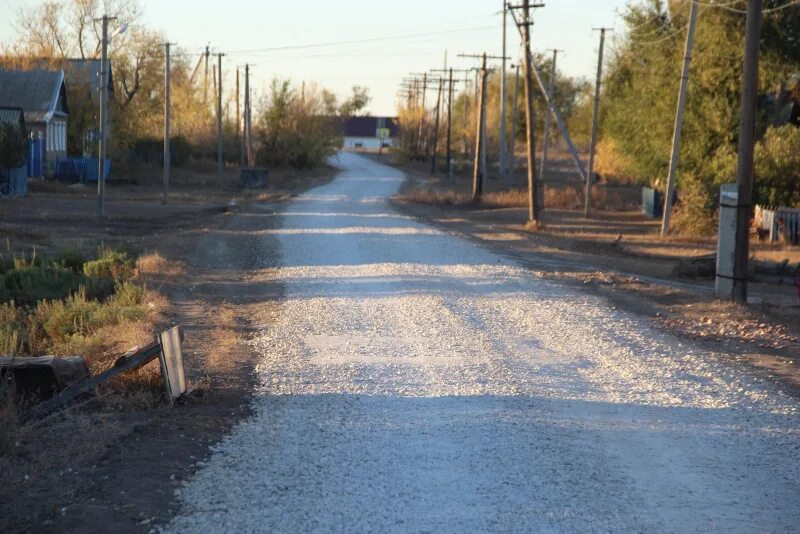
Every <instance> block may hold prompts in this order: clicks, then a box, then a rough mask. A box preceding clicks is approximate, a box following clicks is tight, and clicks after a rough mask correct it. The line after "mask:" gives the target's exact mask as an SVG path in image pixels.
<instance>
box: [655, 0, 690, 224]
mask: <svg viewBox="0 0 800 534" xmlns="http://www.w3.org/2000/svg"><path fill="white" fill-rule="evenodd" d="M698 6H699V5H698V3H697V0H692V5H691V7H690V10H689V30H688V31H687V32H686V47H685V49H684V53H683V71H682V72H681V87H680V90H679V91H678V109H677V111H676V112H675V127H674V129H673V132H672V153H671V155H670V158H669V172H668V173H667V191H666V196H665V198H664V213H663V215H662V219H661V237H664V236H666V235H667V234H668V233H669V222H670V216H671V215H672V197H673V196H674V195H675V174H676V173H677V171H678V158H679V156H680V151H681V132H682V131H683V114H684V111H685V110H686V91H687V87H688V85H689V65H690V64H691V63H692V45H693V44H694V30H695V26H696V25H697V10H698Z"/></svg>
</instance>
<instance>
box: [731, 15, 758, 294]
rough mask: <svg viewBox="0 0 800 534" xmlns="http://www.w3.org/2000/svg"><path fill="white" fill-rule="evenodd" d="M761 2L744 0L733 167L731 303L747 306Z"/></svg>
mask: <svg viewBox="0 0 800 534" xmlns="http://www.w3.org/2000/svg"><path fill="white" fill-rule="evenodd" d="M761 9H762V0H748V2H747V24H746V29H745V37H744V73H743V75H742V98H741V119H740V121H739V159H738V163H737V166H736V189H737V200H736V208H737V209H736V244H735V247H734V253H733V300H734V302H737V303H739V304H747V260H748V256H749V254H750V214H751V212H752V209H753V206H752V203H753V149H754V145H755V130H756V99H757V98H758V46H759V41H760V38H761V21H762V17H763V13H762V10H761Z"/></svg>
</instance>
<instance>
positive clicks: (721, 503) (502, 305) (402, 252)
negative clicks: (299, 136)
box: [165, 154, 800, 532]
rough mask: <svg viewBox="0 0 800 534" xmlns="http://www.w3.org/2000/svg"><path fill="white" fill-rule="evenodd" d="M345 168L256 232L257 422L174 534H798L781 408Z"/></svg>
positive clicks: (350, 160) (795, 473)
mask: <svg viewBox="0 0 800 534" xmlns="http://www.w3.org/2000/svg"><path fill="white" fill-rule="evenodd" d="M338 165H339V166H340V167H341V168H342V172H341V174H340V175H339V176H338V177H337V178H336V180H334V181H333V182H332V183H330V184H328V185H325V186H322V187H318V188H316V189H313V190H311V191H309V192H307V193H306V194H304V195H301V196H299V197H297V198H296V199H295V200H294V201H292V202H291V203H289V204H288V205H287V206H286V207H285V209H284V210H283V212H282V213H281V215H280V217H281V221H282V223H281V225H280V226H279V227H278V228H274V229H267V230H264V231H263V232H262V233H263V235H264V236H265V237H264V238H267V237H269V238H271V237H273V236H275V237H277V239H278V241H279V244H280V259H279V262H278V267H276V268H271V267H269V265H270V263H269V260H268V259H267V258H265V259H264V263H263V265H264V270H263V271H262V272H261V273H260V274H259V276H262V277H263V278H264V280H265V281H266V280H273V281H280V282H281V283H282V284H284V285H285V287H286V296H285V301H284V302H283V303H282V305H281V307H280V310H279V312H278V316H277V317H276V321H275V323H274V324H273V325H271V326H270V327H269V328H267V327H265V328H264V329H263V330H262V331H261V332H260V333H259V334H258V335H257V336H256V337H255V338H254V339H253V340H252V343H253V346H254V347H255V348H256V349H257V350H258V351H259V352H260V354H261V362H260V365H259V368H258V375H259V376H258V380H259V384H260V385H259V387H258V388H257V391H256V392H255V394H254V400H253V406H254V410H253V411H254V414H253V416H252V417H250V418H249V419H246V420H244V421H243V422H241V423H239V424H238V425H237V426H236V427H235V428H234V429H233V431H232V433H231V434H230V435H229V436H228V437H227V438H226V439H224V440H223V441H222V442H221V443H220V444H218V445H217V446H216V447H215V449H214V453H213V454H212V456H211V457H210V458H209V460H208V461H207V462H205V464H204V465H203V466H202V467H201V468H200V469H199V471H198V472H197V474H196V475H195V477H194V478H193V479H192V480H191V481H190V482H189V483H188V484H187V486H186V487H185V488H184V489H183V491H182V493H181V500H182V503H183V504H182V508H181V511H180V512H179V514H178V516H177V517H175V518H174V519H173V521H172V522H171V523H170V524H169V525H166V527H165V529H166V530H167V531H176V532H196V531H236V532H245V531H281V532H286V531H308V530H312V531H342V530H346V531H412V532H418V531H454V532H460V531H476V530H477V531H481V530H500V531H542V530H544V531H585V530H637V531H653V530H656V531H687V530H689V531H691V530H719V531H727V530H736V531H781V530H792V529H795V528H797V525H798V524H800V507H798V506H797V504H798V503H800V487H799V486H798V480H800V448H799V447H800V445H799V444H800V440H798V433H800V425H799V424H798V423H799V422H800V414H799V413H798V403H797V401H796V399H794V398H792V397H789V396H788V395H786V394H785V393H783V392H782V391H781V390H779V389H778V388H777V386H775V385H774V384H773V383H771V382H769V381H767V380H765V379H764V378H761V377H759V376H757V375H755V374H754V373H753V372H752V371H751V369H750V368H749V367H747V366H745V365H743V364H739V363H736V362H731V361H725V360H724V359H722V358H717V357H716V356H715V355H714V354H709V353H706V352H704V351H703V350H701V349H700V348H698V347H697V346H694V345H692V344H691V343H688V342H686V341H681V340H678V339H677V338H674V337H671V336H669V335H668V334H665V333H663V332H660V331H657V330H655V329H653V328H652V327H651V326H649V325H648V324H647V323H646V322H645V321H644V320H643V319H641V318H639V317H638V316H635V315H632V314H629V313H627V312H625V311H622V310H620V309H618V308H616V307H615V306H614V305H613V304H611V303H609V302H608V301H606V300H604V299H603V298H601V297H597V296H593V295H589V294H587V293H584V292H581V291H580V290H579V289H576V288H574V287H571V286H567V285H563V284H560V283H558V282H555V281H552V280H543V279H540V278H537V277H536V276H534V275H533V273H531V272H530V271H528V270H526V269H524V268H522V267H521V266H520V265H518V264H516V263H515V262H514V261H513V260H511V259H508V258H504V257H501V256H499V255H497V254H494V253H492V252H490V251H487V250H485V249H482V248H480V247H479V246H477V245H476V244H474V243H472V242H470V241H468V240H466V239H463V238H460V237H458V236H454V235H452V234H448V233H445V232H442V231H440V230H437V229H435V228H433V227H431V226H427V225H425V224H422V223H421V222H419V221H418V220H417V219H415V218H413V217H410V216H407V215H403V214H400V213H399V212H397V211H395V210H394V209H392V207H391V205H390V203H389V201H388V197H390V196H391V195H392V194H393V193H394V192H395V191H396V190H397V189H398V188H399V187H400V185H401V184H402V181H403V175H402V174H401V173H400V172H398V171H396V170H393V169H391V168H389V167H386V166H382V165H380V164H378V163H376V162H374V161H372V160H369V159H366V158H363V157H360V156H357V155H355V154H342V155H340V156H339V161H338ZM263 214H264V217H265V218H266V217H268V216H269V215H270V214H269V212H268V211H267V209H266V208H265V209H264V212H263ZM253 239H255V240H257V239H261V237H259V236H254V237H253ZM253 246H254V249H256V250H257V247H258V243H254V244H253Z"/></svg>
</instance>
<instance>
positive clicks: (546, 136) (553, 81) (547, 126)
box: [539, 50, 558, 185]
mask: <svg viewBox="0 0 800 534" xmlns="http://www.w3.org/2000/svg"><path fill="white" fill-rule="evenodd" d="M557 57H558V50H553V70H552V72H551V73H550V90H549V91H548V94H549V95H550V104H549V105H554V102H553V98H554V97H555V93H556V72H557V71H556V58H557ZM544 115H545V117H544V134H542V165H541V168H540V169H539V182H540V185H543V184H544V168H545V166H546V165H547V145H548V143H549V141H550V113H545V114H544Z"/></svg>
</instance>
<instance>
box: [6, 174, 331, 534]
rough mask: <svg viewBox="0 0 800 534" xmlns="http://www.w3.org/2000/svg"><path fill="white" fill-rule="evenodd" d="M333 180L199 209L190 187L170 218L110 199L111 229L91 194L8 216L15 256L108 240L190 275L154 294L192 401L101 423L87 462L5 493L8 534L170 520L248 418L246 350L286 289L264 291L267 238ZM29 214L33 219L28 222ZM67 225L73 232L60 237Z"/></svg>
mask: <svg viewBox="0 0 800 534" xmlns="http://www.w3.org/2000/svg"><path fill="white" fill-rule="evenodd" d="M334 174H335V171H334V170H333V169H327V170H326V171H325V172H320V173H316V174H314V175H313V176H311V178H310V179H307V180H303V181H301V182H299V183H298V184H296V185H295V186H294V187H293V188H278V189H276V188H272V189H270V190H268V191H263V192H260V193H254V194H252V195H251V196H250V198H243V195H240V194H235V195H229V194H225V193H224V192H223V193H222V194H219V195H214V196H211V197H206V198H201V196H202V195H203V191H202V190H201V191H198V190H197V189H196V188H194V187H193V186H191V185H188V186H187V190H188V189H189V188H191V189H192V191H191V195H192V198H188V195H189V193H190V192H189V191H186V193H187V194H186V196H182V195H181V194H180V193H181V192H180V191H178V194H177V195H176V200H174V201H173V202H171V203H170V205H169V209H165V208H163V207H160V206H159V204H158V203H157V202H150V200H153V199H151V198H150V197H148V196H145V197H141V196H138V195H141V192H140V191H139V190H136V191H135V194H136V195H137V197H133V196H132V194H128V193H123V192H121V191H119V190H117V192H116V194H115V193H114V192H113V191H112V194H111V195H110V197H111V198H110V201H109V204H108V206H107V208H108V213H110V214H113V215H110V216H109V217H108V218H107V219H106V220H105V221H103V223H102V225H97V224H96V221H95V220H94V219H93V217H87V216H85V215H84V213H86V211H87V210H91V207H92V203H93V202H94V200H93V196H92V194H91V192H89V193H87V194H83V192H80V190H78V191H79V193H77V194H72V195H69V194H68V195H66V197H65V196H64V195H59V194H58V192H40V193H39V194H35V195H31V197H30V198H29V199H26V204H27V207H25V206H21V205H10V204H9V205H8V206H9V208H10V209H9V210H6V211H4V212H3V218H2V223H3V224H2V225H0V230H2V232H3V233H5V234H6V235H5V236H3V237H7V238H8V239H10V240H11V239H14V240H15V244H16V243H19V242H23V243H26V245H30V246H33V245H34V244H38V246H39V247H41V248H40V250H41V249H44V250H48V249H51V248H52V249H57V248H59V247H64V246H75V247H84V248H86V247H93V246H95V243H96V242H97V241H98V240H101V241H103V240H107V241H112V242H123V243H126V244H130V245H132V246H135V248H136V249H138V250H147V251H154V252H158V253H160V254H161V255H163V256H164V257H165V258H167V259H168V260H171V261H179V262H182V263H184V264H185V265H186V274H185V276H182V277H180V278H178V279H174V278H167V277H165V278H163V279H161V280H159V279H158V278H156V279H153V280H151V281H150V282H149V283H151V284H156V285H157V289H158V290H159V291H160V292H161V293H162V294H164V295H166V296H167V297H168V299H169V300H170V303H171V306H170V309H169V312H168V320H169V322H171V323H180V324H182V325H183V326H184V330H185V337H186V340H185V344H184V353H185V356H184V357H185V360H186V371H187V378H188V380H189V384H190V389H191V392H190V394H189V395H188V396H186V397H185V398H184V399H183V400H182V401H181V402H180V405H179V406H178V407H176V408H174V409H170V408H167V407H166V406H158V407H156V408H154V409H149V410H130V409H123V410H120V411H119V412H116V413H113V414H111V415H110V416H109V414H105V417H103V418H102V420H101V419H97V420H95V421H94V424H95V426H94V427H93V428H88V429H87V430H86V434H85V435H84V436H80V435H78V436H74V435H73V436H68V439H74V440H81V439H84V440H85V439H92V437H93V436H95V437H97V438H98V439H97V440H96V441H97V442H98V443H97V444H88V443H87V444H86V447H83V446H81V445H80V443H81V442H80V441H78V443H77V445H78V447H74V448H76V449H83V450H81V452H80V454H76V455H75V457H74V458H72V459H67V461H63V459H59V460H58V461H53V462H46V464H45V465H43V466H41V468H40V469H38V470H35V471H32V472H31V473H30V476H28V475H26V477H25V482H24V483H23V484H22V487H18V488H5V490H6V491H7V492H8V494H9V495H10V496H12V495H13V498H6V499H3V501H2V502H0V531H2V532H17V531H20V532H21V531H37V532H107V531H109V530H113V531H116V532H147V531H149V530H151V529H153V528H155V526H156V525H161V524H164V523H166V522H167V521H168V520H169V518H170V517H171V515H172V514H173V513H174V511H175V510H176V506H177V500H178V497H179V495H180V490H181V488H182V485H183V481H185V480H187V479H188V478H190V477H191V475H192V474H193V473H194V471H195V470H196V469H197V468H198V466H199V465H200V464H201V463H202V462H203V460H204V459H205V458H206V457H207V456H208V455H209V454H210V447H211V446H212V445H213V444H214V443H216V442H218V441H219V440H220V439H222V437H224V435H226V434H227V433H228V431H229V430H230V428H231V427H232V426H233V425H234V424H235V423H236V422H237V421H238V420H240V419H241V418H243V417H246V416H247V415H248V413H249V410H250V408H249V398H250V396H251V393H252V390H253V387H254V386H255V380H256V378H255V374H254V372H253V371H254V366H255V365H256V363H257V361H256V354H255V353H254V352H253V351H252V350H251V349H250V347H249V346H248V344H247V340H248V339H249V337H250V335H251V332H252V331H253V329H254V328H255V327H256V325H264V324H269V323H270V322H271V321H272V320H273V319H274V317H275V314H276V313H277V311H278V308H279V307H280V301H281V295H282V288H281V286H280V285H279V284H277V283H273V282H268V283H265V282H264V281H263V280H259V281H258V283H256V282H255V280H257V279H258V275H259V272H260V271H264V270H269V269H270V267H271V266H272V265H271V263H272V262H274V261H275V260H276V259H277V257H278V250H277V241H276V240H275V239H274V237H272V236H270V235H268V234H267V233H265V232H263V230H265V229H268V228H270V227H273V226H274V225H276V224H277V220H276V216H275V214H276V211H278V210H279V209H280V204H281V202H282V201H284V200H285V199H288V198H290V197H291V196H293V195H294V194H296V193H298V192H300V191H302V190H305V189H307V188H309V187H311V186H314V185H318V184H321V183H324V182H325V181H327V180H329V179H330V178H331V177H332V176H333V175H334ZM143 198H144V200H145V201H144V202H143V201H142V199H143ZM154 198H155V197H154ZM258 198H261V199H264V201H263V202H258V201H256V200H257V199H258ZM26 210H27V211H28V213H33V214H34V216H33V217H25V211H26ZM60 225H62V226H61V227H62V228H64V226H63V225H69V226H68V228H69V230H65V231H60V232H59V231H58V230H57V228H59V226H60ZM51 229H56V230H51ZM100 434H103V435H102V436H100ZM71 445H72V446H74V445H76V444H75V443H72V444H71ZM93 445H94V446H93Z"/></svg>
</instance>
